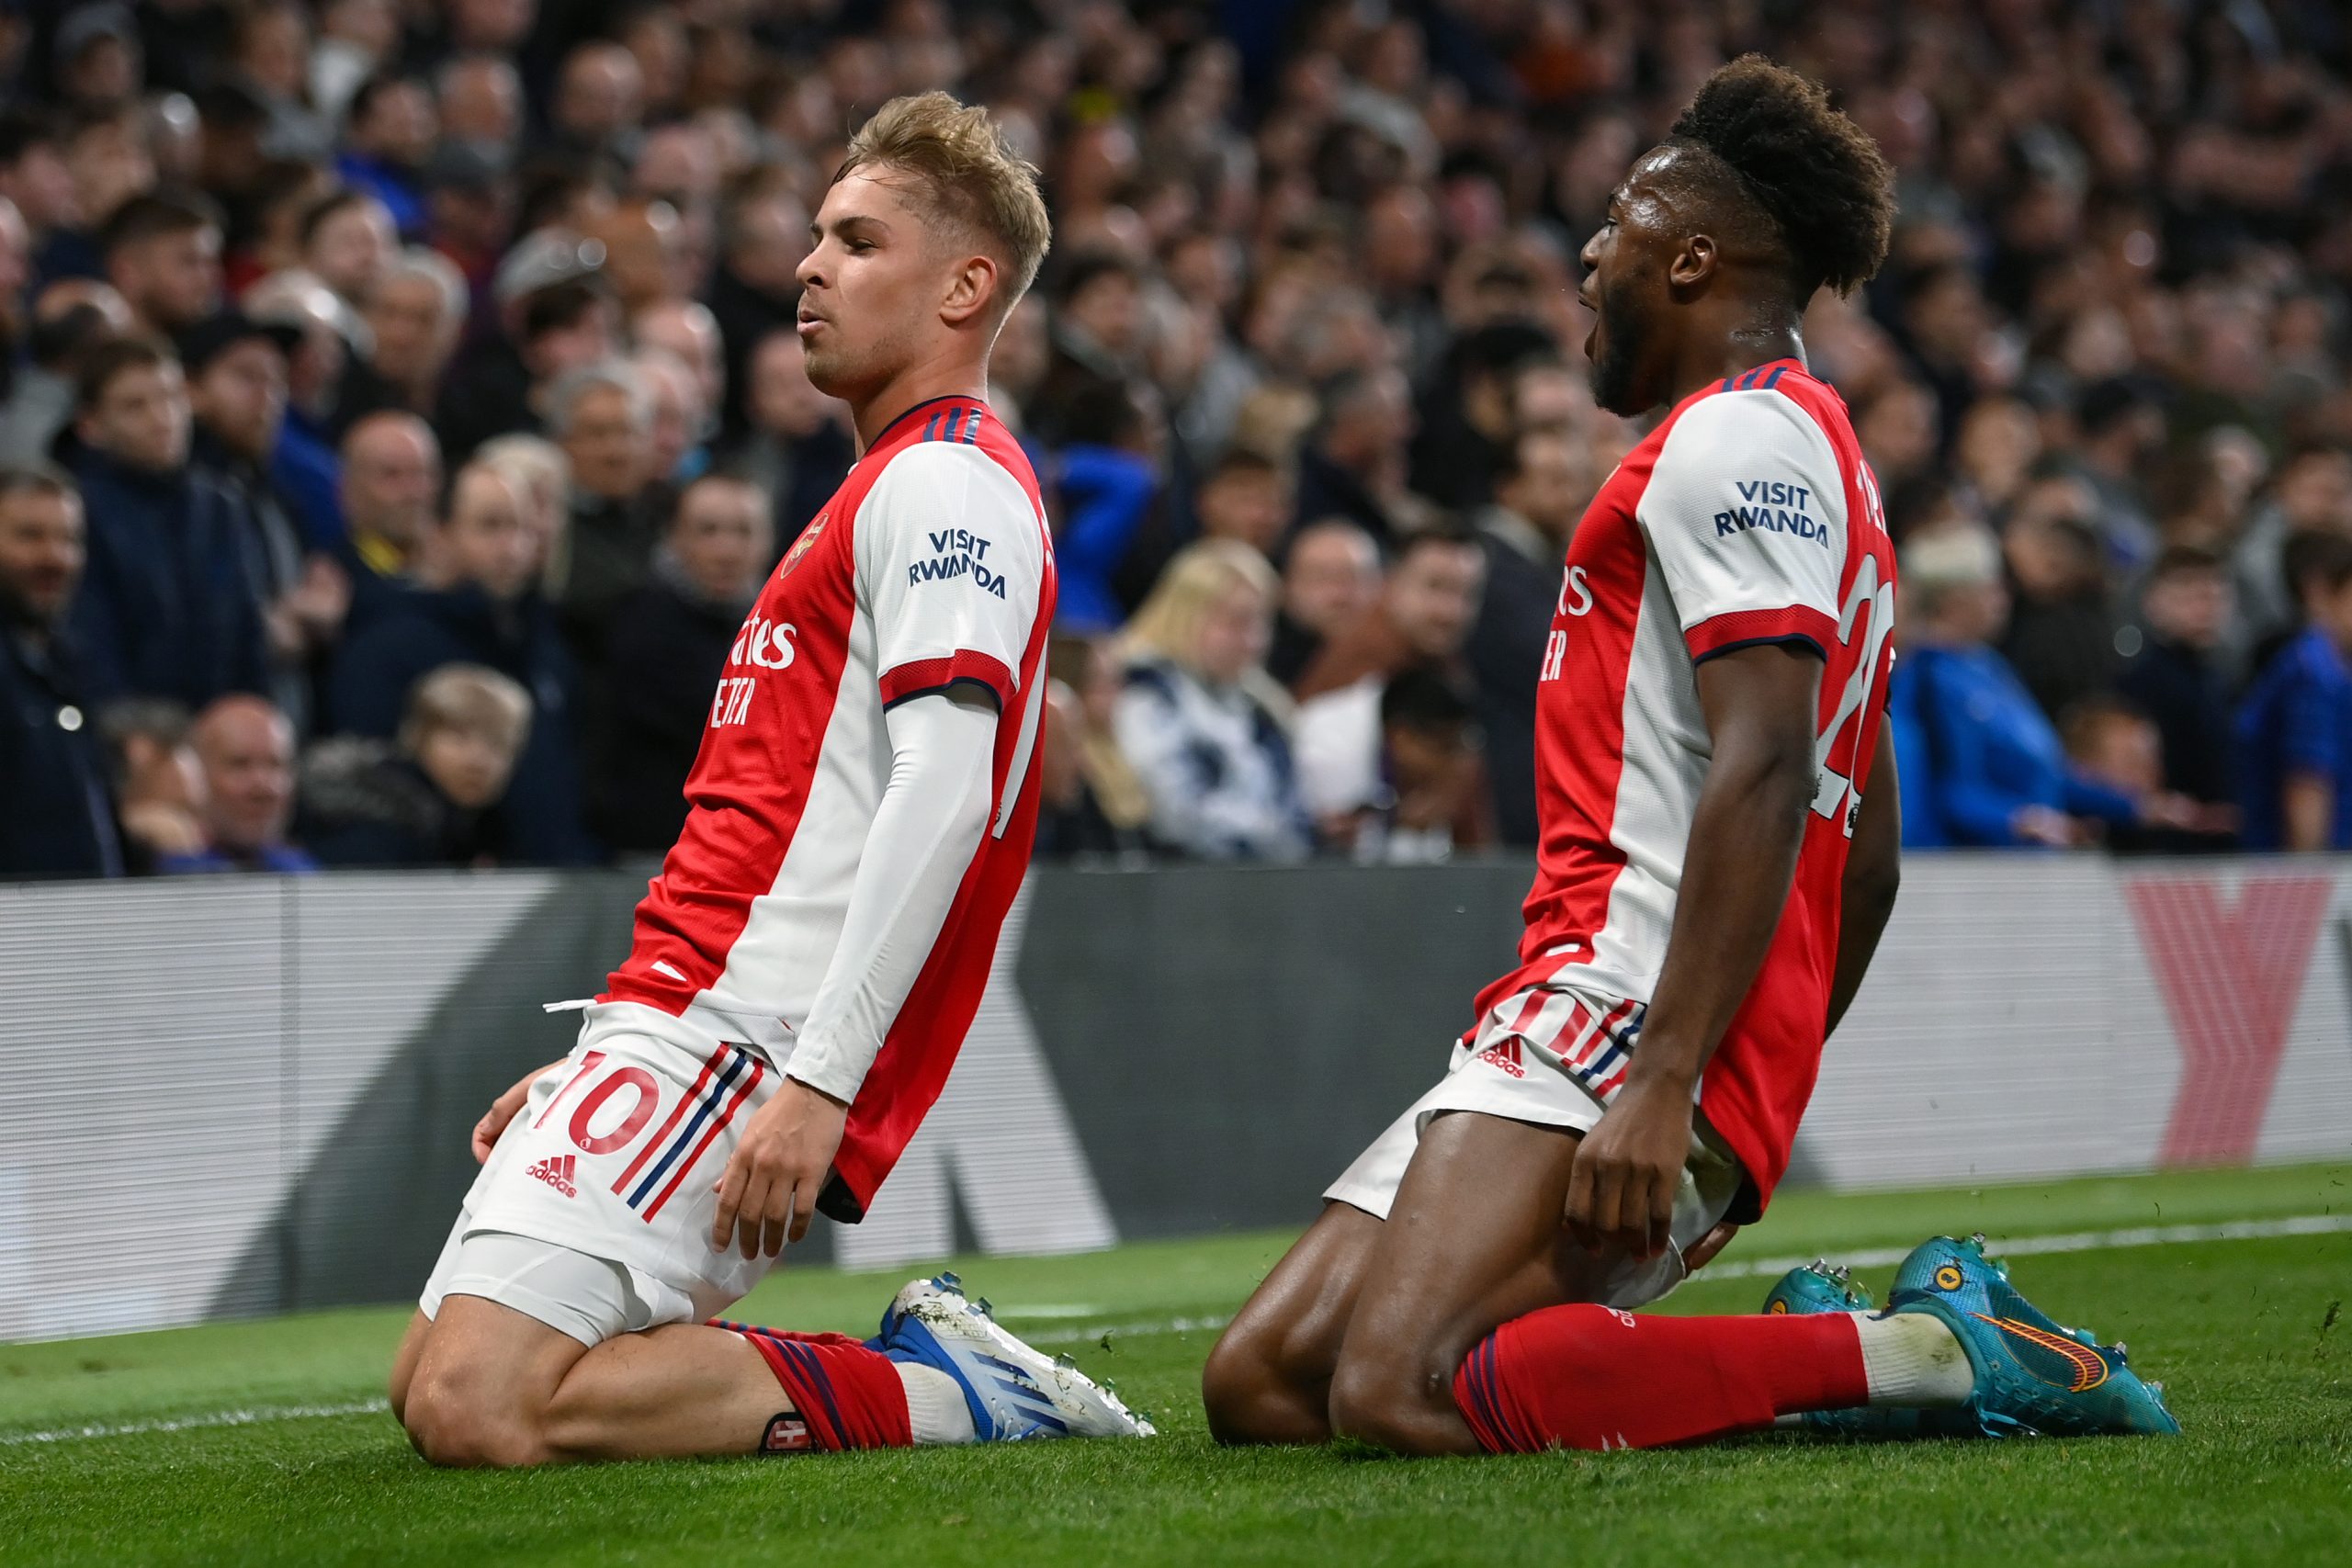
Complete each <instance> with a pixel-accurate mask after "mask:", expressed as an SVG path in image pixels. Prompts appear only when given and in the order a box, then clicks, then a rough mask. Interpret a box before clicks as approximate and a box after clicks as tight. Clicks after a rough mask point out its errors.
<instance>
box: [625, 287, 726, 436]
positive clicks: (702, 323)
mask: <svg viewBox="0 0 2352 1568" xmlns="http://www.w3.org/2000/svg"><path fill="white" fill-rule="evenodd" d="M628 330H629V337H630V338H631V340H632V341H634V342H635V343H636V344H637V346H638V348H639V350H640V351H641V350H644V349H649V348H651V349H660V350H662V351H663V352H665V353H667V354H669V355H671V356H672V357H673V358H674V359H675V360H677V362H678V363H679V364H681V365H683V366H684V367H686V368H687V370H689V371H690V372H692V373H693V376H694V389H695V397H696V399H697V400H699V401H700V404H701V407H702V410H703V413H704V416H705V418H704V421H703V423H702V424H701V425H700V426H699V427H698V428H696V429H695V431H694V432H693V433H692V434H693V436H694V440H695V444H696V445H697V446H699V445H700V444H702V443H703V442H706V441H708V440H709V439H710V438H711V436H712V435H713V434H716V421H717V416H718V410H719V407H720V405H721V404H722V403H723V402H725V400H726V397H727V356H726V349H725V347H724V345H722V344H720V342H719V337H718V317H716V316H714V315H713V314H711V310H710V307H709V306H707V305H705V304H703V303H701V302H700V301H699V300H695V299H657V300H655V301H654V302H653V303H652V304H650V305H648V306H646V307H645V308H644V309H643V310H639V311H638V312H637V314H636V315H635V316H633V317H632V318H630V320H629V326H628Z"/></svg>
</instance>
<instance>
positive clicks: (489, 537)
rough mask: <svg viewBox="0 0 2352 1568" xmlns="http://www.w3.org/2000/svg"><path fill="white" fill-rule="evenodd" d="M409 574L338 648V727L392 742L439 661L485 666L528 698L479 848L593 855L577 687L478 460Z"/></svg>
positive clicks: (489, 475)
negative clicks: (405, 586)
mask: <svg viewBox="0 0 2352 1568" xmlns="http://www.w3.org/2000/svg"><path fill="white" fill-rule="evenodd" d="M537 570H538V557H537V541H536V539H535V538H534V536H533V535H532V533H531V530H530V528H529V525H528V524H527V523H526V521H525V519H524V516H523V513H522V508H521V504H520V502H518V500H517V499H516V497H515V493H514V491H513V490H511V489H510V488H509V487H508V485H507V482H506V480H505V479H503V478H502V477H501V476H500V475H499V474H498V472H497V471H496V470H495V469H493V468H490V467H489V466H487V465H486V464H481V463H469V464H468V465H467V466H466V467H465V468H462V469H460V470H459V471H458V477H457V480H456V482H455V483H454V484H453V485H452V486H451V488H450V496H449V515H448V517H447V520H445V521H443V522H441V523H440V524H438V525H436V526H435V528H434V529H433V530H432V531H431V535H430V536H429V537H428V539H427V540H426V542H425V548H424V561H423V562H422V563H421V570H420V572H419V578H420V581H422V583H423V584H424V586H423V587H422V588H421V589H420V590H419V591H418V592H413V593H409V594H406V595H404V596H402V598H401V600H400V601H399V602H398V604H395V605H393V606H391V607H390V608H388V609H387V610H386V611H385V612H384V614H383V615H382V616H381V617H380V618H379V619H378V620H376V621H375V622H373V623H371V624H370V625H369V626H368V628H367V629H366V630H364V631H362V632H360V633H359V634H358V635H357V636H356V637H353V638H352V639H351V640H350V641H349V642H347V643H346V644H345V646H344V649H343V652H342V654H341V656H340V657H339V658H338V659H337V660H335V667H334V677H333V679H332V681H331V682H330V683H329V687H328V693H327V699H328V701H327V705H328V716H329V717H330V718H331V719H332V721H333V724H334V728H335V729H336V730H338V731H340V732H343V733H347V734H353V735H362V736H374V737H378V738H380V739H391V738H392V737H394V736H395V735H397V734H398V733H399V731H400V728H401V717H402V716H403V714H405V713H406V711H407V708H408V704H409V697H410V694H411V692H412V691H413V688H414V687H415V685H416V683H417V682H419V681H420V680H422V679H423V678H424V676H426V675H428V674H430V673H432V672H433V671H435V670H438V669H440V668H442V667H443V666H445V665H449V664H471V665H481V666H486V667H488V668H489V669H492V670H494V671H497V672H499V673H500V674H502V675H505V676H508V677H510V678H511V679H513V680H514V681H515V682H517V683H519V684H520V685H521V686H522V688H523V689H524V690H525V691H526V693H528V694H529V695H530V699H531V715H530V724H529V732H528V736H527V738H526V739H525V740H524V741H523V749H522V754H521V756H520V757H519V758H518V759H517V760H516V761H515V773H514V778H513V780H512V782H511V783H510V784H509V785H508V786H507V788H506V791H505V795H504V798H503V800H502V801H500V802H499V803H498V805H497V806H496V807H494V808H493V809H492V820H490V821H489V822H488V823H486V824H485V827H486V829H487V831H488V839H487V840H486V841H485V848H486V850H488V851H490V852H494V854H495V858H497V859H498V860H500V861H501V862H503V863H509V864H530V865H572V864H579V863H584V862H587V861H590V860H593V859H594V858H595V853H596V852H595V846H594V843H593V842H592V841H591V840H590V839H589V837H588V834H587V831H586V829H584V828H583V827H582V822H583V820H584V818H583V807H582V794H583V792H582V780H581V776H580V753H579V746H578V742H577V740H576V739H575V735H576V733H577V729H576V727H577V723H578V720H577V717H576V716H575V714H574V711H573V710H574V709H575V708H576V707H577V706H578V694H579V682H578V679H577V676H576V674H575V671H574V667H573V665H572V662H571V655H570V654H569V653H568V652H567V651H566V650H565V648H564V643H563V638H562V637H561V635H560V633H559V632H558V630H557V629H556V624H555V617H554V615H553V613H552V612H551V611H550V610H549V609H548V605H547V603H546V601H544V600H543V599H541V598H540V597H539V596H538V594H537V592H534V591H533V590H532V588H531V581H532V579H533V577H534V576H535V575H536V573H537Z"/></svg>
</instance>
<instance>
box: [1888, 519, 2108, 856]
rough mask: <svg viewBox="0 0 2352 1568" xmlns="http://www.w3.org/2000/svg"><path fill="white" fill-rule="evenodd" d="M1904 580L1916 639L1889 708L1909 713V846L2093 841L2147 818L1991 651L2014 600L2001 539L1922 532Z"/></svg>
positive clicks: (1909, 627)
mask: <svg viewBox="0 0 2352 1568" xmlns="http://www.w3.org/2000/svg"><path fill="white" fill-rule="evenodd" d="M1901 581H1902V587H1901V589H1900V593H1901V596H1902V599H1903V602H1904V606H1905V626H1906V633H1907V636H1906V645H1905V647H1904V648H1903V649H1902V650H1901V654H1900V657H1899V658H1898V659H1897V660H1896V662H1895V669H1894V688H1893V690H1892V692H1891V693H1890V694H1889V713H1890V716H1894V715H1897V714H1899V715H1901V721H1900V723H1898V724H1897V725H1895V726H1894V734H1895V736H1896V745H1897V747H1898V749H1899V750H1898V756H1899V757H1900V759H1901V766H1902V770H1903V775H1904V779H1905V790H1904V795H1905V802H1904V804H1905V807H1906V809H1905V812H1904V814H1903V841H1904V843H1905V845H1906V846H1910V847H1915V848H1917V847H1925V846H1927V845H1930V844H1949V845H1952V846H1955V847H1980V848H1983V847H1990V848H2018V847H2030V846H2064V845H2073V844H2079V843H2084V842H2086V841H2087V840H2089V839H2090V838H2092V837H2093V836H2095V834H2096V831H2097V829H2096V828H2095V827H2094V826H2093V825H2094V824H2097V823H2107V824H2110V825H2122V824H2128V823H2131V822H2136V821H2137V820H2139V818H2140V815H2141V812H2140V806H2139V803H2138V802H2136V801H2134V800H2132V799H2131V797H2130V796H2129V795H2123V794H2121V793H2120V792H2119V791H2117V790H2114V789H2110V788H2109V787H2108V786H2106V785H2104V784H2098V783H2096V782H2094V781H2092V780H2090V779H2088V778H2086V777H2085V776H2083V775H2081V774H2080V773H2076V772H2075V769H2074V768H2073V766H2072V765H2071V764H2070V763H2069V762H2068V761H2067V759H2066V751H2065V748H2064V745H2063V744H2062V743H2061V742H2060V740H2059V738H2058V732H2057V730H2056V729H2055V728H2052V725H2051V722H2050V719H2049V717H2048V716H2046V715H2044V714H2043V713H2042V711H2041V707H2040V706H2039V705H2037V704H2036V703H2035V702H2034V700H2033V697H2032V695H2031V694H2029V693H2028V692H2027V691H2026V689H2025V684H2024V682H2021V681H2019V680H2018V675H2017V671H2014V670H2012V669H2010V668H2009V664H2008V661H2007V660H2005V659H2003V658H2002V657H2001V655H2000V653H1999V652H1998V651H1997V650H1996V649H1994V647H1993V646H1992V644H1993V640H1994V639H1995V638H1996V637H1999V636H2000V634H2001V627H2002V626H2003V624H2004V623H2005V622H2006V621H2007V618H2008V607H2009V604H2008V592H2007V589H2006V588H2005V587H2004V586H2003V583H2002V581H2001V556H2000V547H1999V546H1998V545H1996V543H1995V542H1994V540H1993V537H1992V536H1991V535H1990V534H1987V533H1985V531H1983V530H1981V529H1973V528H1971V529H1965V530H1962V529H1950V530H1939V531H1938V532H1937V533H1934V534H1932V535H1928V536H1925V537H1917V538H1914V539H1913V540H1912V541H1911V543H1910V544H1909V546H1908V547H1906V548H1905V550H1904V552H1903V575H1902V580H1901ZM1906 731H1907V733H1906ZM1906 745H1907V749H1903V748H1905V747H1906Z"/></svg>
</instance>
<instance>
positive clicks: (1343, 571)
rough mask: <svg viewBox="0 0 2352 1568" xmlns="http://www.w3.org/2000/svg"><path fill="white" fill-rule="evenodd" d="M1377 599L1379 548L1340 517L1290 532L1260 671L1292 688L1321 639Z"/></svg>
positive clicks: (1351, 621) (1364, 611) (1356, 617)
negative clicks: (1270, 634)
mask: <svg viewBox="0 0 2352 1568" xmlns="http://www.w3.org/2000/svg"><path fill="white" fill-rule="evenodd" d="M1379 597H1380V547H1379V546H1377V545H1375V544H1374V543H1373V542H1372V536H1371V535H1369V534H1367V533H1365V532H1364V531H1363V529H1361V528H1359V527H1357V526H1356V525H1354V524H1352V523H1351V522H1349V521H1348V520H1347V519H1346V518H1344V517H1325V518H1319V519H1317V521H1315V522H1312V523H1309V524H1307V525H1306V526H1305V527H1303V528H1301V529H1299V530H1298V531H1297V532H1296V533H1295V534H1294V535H1293V536H1291V542H1290V549H1289V550H1288V551H1287V552H1286V553H1285V554H1284V556H1283V603H1282V609H1281V612H1280V613H1279V614H1278V615H1276V616H1275V617H1274V643H1273V651H1272V653H1270V654H1268V655H1267V658H1266V669H1267V671H1268V672H1269V673H1270V674H1272V676H1273V677H1274V679H1276V680H1278V681H1280V682H1282V683H1283V685H1285V686H1287V687H1291V688H1293V689H1294V690H1295V689H1296V687H1297V685H1298V681H1299V677H1300V676H1302V675H1304V674H1305V673H1306V668H1307V666H1308V665H1309V664H1311V663H1313V662H1314V660H1315V657H1316V655H1317V654H1318V653H1320V652H1321V651H1322V649H1323V644H1324V641H1325V639H1327V638H1328V637H1330V636H1331V635H1332V634H1333V633H1335V632H1337V631H1338V630H1340V628H1341V627H1343V626H1352V625H1354V624H1355V623H1356V622H1357V621H1358V620H1359V619H1360V618H1361V617H1362V616H1363V615H1366V614H1367V613H1368V612H1370V610H1371V609H1372V607H1373V605H1374V603H1376V602H1377V601H1378V599H1379Z"/></svg>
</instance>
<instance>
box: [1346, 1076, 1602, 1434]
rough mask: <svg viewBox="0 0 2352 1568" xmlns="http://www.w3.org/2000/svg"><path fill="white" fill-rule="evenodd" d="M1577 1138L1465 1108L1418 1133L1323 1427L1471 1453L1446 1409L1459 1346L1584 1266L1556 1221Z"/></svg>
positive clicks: (1544, 1296)
mask: <svg viewBox="0 0 2352 1568" xmlns="http://www.w3.org/2000/svg"><path fill="white" fill-rule="evenodd" d="M1576 1147H1577V1134H1574V1133H1571V1132H1568V1131H1566V1129H1564V1128H1558V1127H1539V1126H1533V1125H1531V1124H1529V1123H1527V1122H1512V1121H1507V1120H1504V1119H1503V1118H1500V1117H1496V1116H1487V1115H1484V1114H1481V1113H1479V1112H1476V1111H1454V1112H1452V1113H1450V1114H1445V1115H1441V1116H1439V1117H1438V1118H1436V1120H1434V1121H1432V1122H1430V1124H1429V1126H1428V1128H1427V1129H1426V1130H1425V1131H1424V1132H1423V1133H1422V1134H1421V1139H1420V1143H1419V1146H1418V1147H1416V1148H1415V1150H1414V1152H1413V1161H1412V1164H1411V1165H1409V1166H1408V1167H1407V1168H1406V1171H1405V1179H1404V1182H1403V1184H1402V1185H1401V1186H1400V1187H1399V1188H1398V1190H1397V1200H1396V1202H1395V1203H1394V1204H1393V1205H1392V1206H1391V1207H1390V1209H1389V1212H1388V1220H1387V1223H1386V1224H1383V1225H1382V1226H1380V1227H1379V1234H1378V1236H1377V1239H1376V1245H1375V1246H1374V1249H1373V1254H1372V1257H1371V1258H1370V1260H1369V1261H1368V1263H1367V1264H1366V1266H1365V1268H1364V1269H1363V1274H1362V1284H1361V1288H1360V1290H1359V1291H1358V1293H1357V1297H1356V1303H1355V1310H1354V1313H1353V1314H1351V1316H1350V1318H1349V1320H1348V1327H1347V1334H1346V1337H1345V1338H1344V1339H1343V1340H1342V1342H1341V1345H1340V1359H1339V1365H1338V1368H1337V1369H1336V1371H1334V1373H1333V1374H1332V1378H1331V1403H1330V1425H1331V1429H1332V1431H1333V1432H1335V1433H1337V1434H1338V1435H1339V1436H1341V1437H1351V1438H1361V1439H1363V1440H1364V1441H1367V1442H1372V1443H1376V1444H1378V1445H1380V1446H1381V1447H1383V1448H1387V1449H1392V1450H1396V1451H1397V1452H1398V1453H1406V1454H1475V1453H1479V1452H1483V1451H1484V1450H1482V1449H1481V1448H1480V1446H1479V1443H1478V1440H1477V1438H1476V1437H1475V1436H1473V1435H1472V1433H1471V1431H1470V1427H1469V1426H1468V1424H1467V1423H1465V1422H1464V1420H1463V1419H1462V1416H1461V1413H1460V1412H1459V1411H1458V1410H1456V1409H1455V1407H1454V1404H1453V1375H1454V1372H1455V1371H1456V1370H1457V1369H1459V1368H1460V1367H1461V1365H1462V1361H1463V1358H1464V1356H1466V1355H1467V1354H1468V1353H1469V1351H1470V1348H1471V1347H1472V1346H1474V1345H1476V1343H1477V1342H1478V1341H1479V1340H1480V1339H1482V1338H1484V1337H1486V1336H1487V1334H1489V1333H1491V1332H1492V1331H1493V1330H1494V1329H1495V1327H1496V1326H1497V1325H1499V1324H1502V1323H1504V1322H1506V1321H1508V1320H1509V1319H1511V1318H1514V1317H1518V1316H1521V1314H1526V1313H1529V1312H1532V1311H1534V1310H1536V1309H1537V1308H1539V1307H1545V1306H1554V1305H1557V1304H1559V1303H1563V1302H1567V1301H1572V1300H1575V1299H1577V1292H1578V1290H1579V1289H1580V1287H1581V1286H1582V1283H1583V1281H1584V1280H1588V1279H1589V1270H1588V1269H1585V1268H1583V1267H1581V1266H1580V1265H1581V1264H1582V1263H1583V1262H1584V1261H1585V1260H1584V1259H1583V1258H1582V1255H1581V1254H1579V1253H1578V1252H1577V1249H1576V1247H1575V1246H1574V1244H1573V1243H1571V1242H1570V1241H1569V1240H1568V1239H1567V1234H1566V1232H1565V1231H1564V1230H1563V1229H1562V1228H1561V1225H1560V1214H1561V1211H1562V1206H1563V1204H1564V1203H1565V1202H1566V1196H1567V1188H1568V1168H1569V1166H1570V1164H1571V1163H1572V1162H1573V1160H1574V1158H1575V1156H1576Z"/></svg>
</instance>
